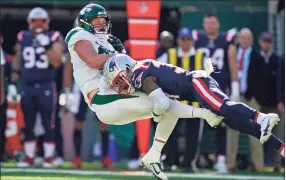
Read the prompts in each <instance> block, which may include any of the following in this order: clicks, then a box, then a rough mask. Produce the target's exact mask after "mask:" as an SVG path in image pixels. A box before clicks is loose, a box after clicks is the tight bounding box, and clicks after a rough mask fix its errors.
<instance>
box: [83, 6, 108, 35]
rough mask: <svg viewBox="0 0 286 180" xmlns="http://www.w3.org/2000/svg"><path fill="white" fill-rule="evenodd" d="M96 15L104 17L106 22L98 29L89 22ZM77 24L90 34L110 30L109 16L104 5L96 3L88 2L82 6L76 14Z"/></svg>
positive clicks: (103, 32)
mask: <svg viewBox="0 0 286 180" xmlns="http://www.w3.org/2000/svg"><path fill="white" fill-rule="evenodd" d="M96 17H104V18H105V19H106V24H104V25H103V27H102V28H101V30H100V31H97V30H96V27H94V26H93V25H92V24H91V21H92V20H93V19H94V18H96ZM78 26H79V27H81V28H83V29H85V30H87V31H89V32H91V33H92V34H108V33H110V31H111V17H110V16H109V15H108V13H107V11H106V10H105V8H104V7H102V6H100V5H98V4H88V5H86V6H84V7H83V8H82V10H81V11H80V13H79V15H78Z"/></svg>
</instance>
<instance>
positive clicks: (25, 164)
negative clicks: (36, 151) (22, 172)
mask: <svg viewBox="0 0 286 180" xmlns="http://www.w3.org/2000/svg"><path fill="white" fill-rule="evenodd" d="M33 162H34V160H33V159H32V158H30V157H29V156H25V159H24V161H23V162H19V163H17V167H20V168H26V167H31V166H32V165H33Z"/></svg>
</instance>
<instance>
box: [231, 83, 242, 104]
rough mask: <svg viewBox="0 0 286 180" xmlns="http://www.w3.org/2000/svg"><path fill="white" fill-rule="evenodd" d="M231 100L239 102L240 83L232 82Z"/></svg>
mask: <svg viewBox="0 0 286 180" xmlns="http://www.w3.org/2000/svg"><path fill="white" fill-rule="evenodd" d="M230 100H232V101H236V102H239V100H240V98H239V83H238V81H233V82H231V94H230Z"/></svg>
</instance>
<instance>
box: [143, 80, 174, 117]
mask: <svg viewBox="0 0 286 180" xmlns="http://www.w3.org/2000/svg"><path fill="white" fill-rule="evenodd" d="M141 90H142V91H143V92H145V93H146V94H148V95H149V97H150V99H152V100H153V102H154V108H153V114H154V115H155V116H160V115H162V114H163V113H164V112H165V111H166V110H167V109H168V108H169V107H170V99H169V98H168V97H167V96H166V95H165V93H164V92H163V91H162V89H161V88H160V87H159V86H158V85H157V84H156V82H155V78H154V77H146V78H145V79H144V81H143V84H142V89H141Z"/></svg>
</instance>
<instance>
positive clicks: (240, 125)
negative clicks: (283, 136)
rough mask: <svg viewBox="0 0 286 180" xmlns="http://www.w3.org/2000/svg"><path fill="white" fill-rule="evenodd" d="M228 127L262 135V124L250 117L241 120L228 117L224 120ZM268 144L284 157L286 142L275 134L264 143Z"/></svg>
mask: <svg viewBox="0 0 286 180" xmlns="http://www.w3.org/2000/svg"><path fill="white" fill-rule="evenodd" d="M223 122H224V123H225V124H226V125H227V126H228V127H230V128H231V129H234V130H238V131H240V132H242V133H245V134H249V135H251V136H254V137H256V138H257V139H259V138H260V136H261V133H262V132H261V131H260V125H259V124H258V123H256V122H254V121H251V120H248V119H241V120H240V121H236V120H233V119H229V118H226V119H224V121H223ZM264 144H265V145H266V146H268V147H270V148H272V149H275V150H276V151H277V152H279V153H280V154H281V155H282V156H283V157H284V153H285V150H284V146H285V144H284V143H283V142H282V141H281V140H280V139H278V138H277V137H276V136H275V135H273V134H272V135H270V137H269V138H268V139H267V141H266V142H265V143H264Z"/></svg>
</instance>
